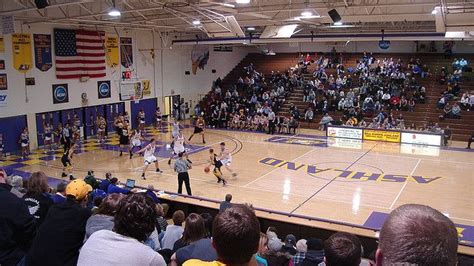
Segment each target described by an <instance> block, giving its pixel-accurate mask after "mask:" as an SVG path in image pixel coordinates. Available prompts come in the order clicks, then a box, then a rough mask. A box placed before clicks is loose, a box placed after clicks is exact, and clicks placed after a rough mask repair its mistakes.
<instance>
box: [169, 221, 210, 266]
mask: <svg viewBox="0 0 474 266" xmlns="http://www.w3.org/2000/svg"><path fill="white" fill-rule="evenodd" d="M206 232H207V230H206V228H205V225H204V220H203V219H202V218H201V216H200V215H198V214H195V213H191V214H189V216H188V218H186V226H185V228H184V233H183V237H182V238H181V239H179V240H178V241H176V243H175V248H174V249H173V250H176V253H174V255H173V256H172V257H171V261H172V263H171V265H182V264H183V263H184V262H185V261H188V260H190V259H198V260H201V261H215V260H216V259H217V254H216V250H215V249H214V248H213V247H212V240H211V239H210V238H206ZM178 246H181V247H178Z"/></svg>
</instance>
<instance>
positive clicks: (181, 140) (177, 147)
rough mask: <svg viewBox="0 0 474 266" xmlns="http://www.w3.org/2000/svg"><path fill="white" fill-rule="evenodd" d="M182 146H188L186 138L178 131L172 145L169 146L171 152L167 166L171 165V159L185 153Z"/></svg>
mask: <svg viewBox="0 0 474 266" xmlns="http://www.w3.org/2000/svg"><path fill="white" fill-rule="evenodd" d="M184 144H188V143H187V141H186V138H185V137H184V135H183V132H181V130H180V131H178V134H177V135H176V136H175V137H174V140H173V143H172V144H171V147H172V150H173V151H172V152H171V154H170V159H169V160H168V164H171V159H173V157H174V156H175V155H178V154H180V153H182V152H185V151H186V149H185V148H184Z"/></svg>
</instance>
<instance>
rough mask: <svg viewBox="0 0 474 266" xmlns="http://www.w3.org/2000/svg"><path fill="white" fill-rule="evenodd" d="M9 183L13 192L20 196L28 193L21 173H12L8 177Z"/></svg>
mask: <svg viewBox="0 0 474 266" xmlns="http://www.w3.org/2000/svg"><path fill="white" fill-rule="evenodd" d="M7 184H9V185H10V186H11V187H12V188H11V190H10V192H11V193H13V194H15V195H16V196H17V197H19V198H23V196H24V195H25V193H26V190H25V189H24V188H23V178H22V177H21V176H19V175H12V176H9V177H7Z"/></svg>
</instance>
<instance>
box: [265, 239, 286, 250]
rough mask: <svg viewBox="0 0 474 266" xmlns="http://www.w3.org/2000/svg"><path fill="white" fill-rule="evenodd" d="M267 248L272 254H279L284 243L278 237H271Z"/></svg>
mask: <svg viewBox="0 0 474 266" xmlns="http://www.w3.org/2000/svg"><path fill="white" fill-rule="evenodd" d="M267 237H268V236H267ZM267 246H268V251H269V252H270V253H277V252H279V251H280V250H281V248H282V247H283V243H282V242H281V240H280V239H279V238H278V237H269V238H268V244H267Z"/></svg>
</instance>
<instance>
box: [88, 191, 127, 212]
mask: <svg viewBox="0 0 474 266" xmlns="http://www.w3.org/2000/svg"><path fill="white" fill-rule="evenodd" d="M124 197H125V195H124V194H122V193H113V194H109V195H108V196H107V197H105V198H104V199H103V200H102V202H101V203H100V205H99V208H98V209H97V211H96V212H95V214H102V215H107V216H114V215H115V213H116V212H117V208H118V205H119V203H120V201H121V200H122V199H123V198H124Z"/></svg>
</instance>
